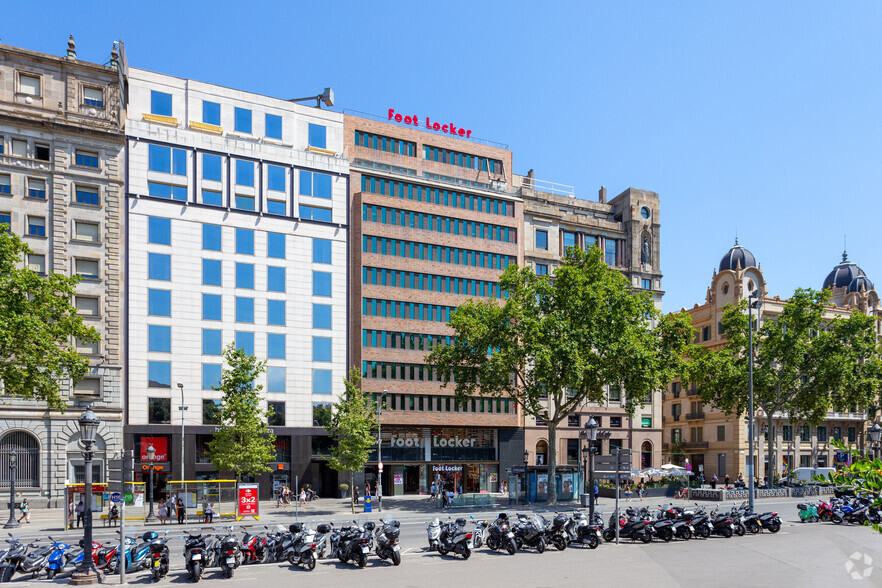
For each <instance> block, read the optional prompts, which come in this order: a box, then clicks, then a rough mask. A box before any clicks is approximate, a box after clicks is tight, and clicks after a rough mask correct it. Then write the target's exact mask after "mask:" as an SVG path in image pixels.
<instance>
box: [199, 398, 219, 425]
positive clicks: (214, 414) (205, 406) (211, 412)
mask: <svg viewBox="0 0 882 588" xmlns="http://www.w3.org/2000/svg"><path fill="white" fill-rule="evenodd" d="M202 424H203V425H219V424H221V401H220V400H212V399H210V398H203V399H202Z"/></svg>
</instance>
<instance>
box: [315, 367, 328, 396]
mask: <svg viewBox="0 0 882 588" xmlns="http://www.w3.org/2000/svg"><path fill="white" fill-rule="evenodd" d="M332 381H333V379H332V375H331V370H312V393H313V394H330V393H331V389H332Z"/></svg>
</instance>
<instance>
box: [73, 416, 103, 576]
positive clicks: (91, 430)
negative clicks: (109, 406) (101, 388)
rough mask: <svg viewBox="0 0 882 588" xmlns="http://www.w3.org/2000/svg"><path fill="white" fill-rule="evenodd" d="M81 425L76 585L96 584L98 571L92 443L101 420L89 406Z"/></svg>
mask: <svg viewBox="0 0 882 588" xmlns="http://www.w3.org/2000/svg"><path fill="white" fill-rule="evenodd" d="M77 422H78V423H79V425H80V442H81V443H82V444H83V461H84V462H85V465H86V476H85V484H84V488H83V499H84V502H85V504H84V507H83V561H82V563H81V564H80V567H79V569H77V571H76V572H74V574H73V575H72V576H71V577H70V583H71V584H73V585H75V586H82V585H86V584H96V583H97V582H98V571H97V570H96V569H95V565H94V563H93V562H92V445H94V444H95V439H96V438H97V436H98V425H100V424H101V421H100V420H99V419H98V417H97V416H95V413H94V412H92V407H91V406H90V407H88V408H87V409H86V412H84V413H83V415H82V416H81V417H80V418H79V419H78V420H77Z"/></svg>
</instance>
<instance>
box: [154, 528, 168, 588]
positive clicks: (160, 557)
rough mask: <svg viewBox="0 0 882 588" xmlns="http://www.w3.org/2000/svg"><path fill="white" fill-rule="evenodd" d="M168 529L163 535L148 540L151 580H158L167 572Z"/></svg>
mask: <svg viewBox="0 0 882 588" xmlns="http://www.w3.org/2000/svg"><path fill="white" fill-rule="evenodd" d="M167 536H168V531H166V532H165V534H164V535H163V536H161V537H160V536H158V535H157V536H156V537H154V538H153V539H151V540H150V567H151V568H152V570H153V581H154V582H159V581H160V580H161V579H162V578H163V577H164V576H166V575H167V574H168V539H167V538H166V537H167Z"/></svg>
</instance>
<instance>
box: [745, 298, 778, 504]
mask: <svg viewBox="0 0 882 588" xmlns="http://www.w3.org/2000/svg"><path fill="white" fill-rule="evenodd" d="M762 303H763V293H762V292H761V291H760V289H759V288H757V289H756V290H754V291H753V292H751V293H750V294H748V295H747V355H748V356H749V359H750V361H749V368H748V381H749V384H748V402H747V412H748V415H747V419H748V421H747V442H748V443H749V445H750V446H749V448H748V456H747V459H748V460H749V461H750V466H749V467H748V468H747V483H748V501H749V504H750V511H751V512H753V498H754V494H755V493H756V488H755V484H754V478H755V477H756V465H755V463H754V459H753V458H754V454H753V438H754V435H755V432H756V427H755V425H754V409H753V309H754V308H756V309H757V316H759V307H760V306H762ZM769 464H770V465H772V464H771V460H769Z"/></svg>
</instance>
